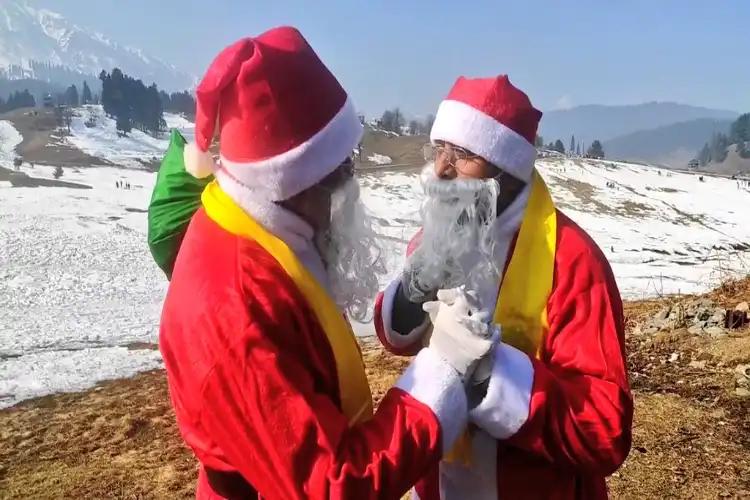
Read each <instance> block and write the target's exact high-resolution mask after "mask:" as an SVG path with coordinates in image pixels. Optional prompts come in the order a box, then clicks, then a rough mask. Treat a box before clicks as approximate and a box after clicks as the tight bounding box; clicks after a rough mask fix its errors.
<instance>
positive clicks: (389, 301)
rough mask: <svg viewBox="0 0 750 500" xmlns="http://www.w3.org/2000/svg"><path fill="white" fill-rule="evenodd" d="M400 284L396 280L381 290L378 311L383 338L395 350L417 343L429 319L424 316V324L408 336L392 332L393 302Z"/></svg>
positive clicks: (399, 280) (398, 279)
mask: <svg viewBox="0 0 750 500" xmlns="http://www.w3.org/2000/svg"><path fill="white" fill-rule="evenodd" d="M400 284H401V279H400V278H397V279H395V280H393V281H391V282H390V283H389V284H388V286H387V287H386V289H385V290H383V303H382V307H381V309H380V314H381V317H382V319H383V330H384V332H385V338H386V340H387V341H388V343H389V344H390V345H391V346H392V347H394V348H396V349H403V348H404V347H408V346H410V345H412V344H414V343H415V342H417V341H419V339H420V338H421V337H422V335H424V333H425V332H426V331H427V329H428V328H429V326H430V318H429V316H426V315H425V316H426V317H425V320H424V322H423V323H422V324H421V325H419V326H418V327H416V328H415V329H414V330H412V331H410V332H409V333H408V334H401V333H399V332H396V331H394V330H393V301H394V299H395V297H396V293H398V287H399V285H400Z"/></svg>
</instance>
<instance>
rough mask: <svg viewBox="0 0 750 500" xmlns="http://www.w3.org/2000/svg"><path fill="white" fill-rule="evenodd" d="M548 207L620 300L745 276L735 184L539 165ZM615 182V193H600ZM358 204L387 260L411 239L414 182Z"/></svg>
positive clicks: (388, 181)
mask: <svg viewBox="0 0 750 500" xmlns="http://www.w3.org/2000/svg"><path fill="white" fill-rule="evenodd" d="M537 167H538V169H539V171H540V172H541V173H542V176H543V177H544V179H545V181H546V182H547V184H548V185H549V188H550V191H551V193H552V196H553V198H554V200H555V203H556V204H557V206H558V207H560V208H561V209H562V210H563V211H564V212H565V213H567V214H568V215H569V216H570V217H571V218H572V219H573V220H575V221H576V222H577V223H578V224H580V225H581V226H582V227H583V228H584V229H585V230H586V231H588V233H589V234H590V235H591V236H592V237H593V238H594V240H595V241H596V242H597V244H598V245H599V246H600V247H601V248H602V250H604V253H605V255H606V256H607V258H608V259H609V261H610V262H611V263H612V268H613V269H614V273H615V277H616V278H617V282H618V284H619V286H620V291H621V292H622V294H623V296H624V297H626V298H631V299H633V298H643V297H646V296H653V295H661V294H671V293H694V292H702V291H705V290H707V289H710V288H712V287H714V286H715V285H716V284H717V283H718V282H719V281H721V280H722V279H726V278H727V277H730V276H733V275H736V274H737V273H745V274H746V273H748V272H750V268H749V267H748V263H750V252H748V250H750V226H748V225H747V224H746V217H747V216H746V211H745V210H743V208H742V207H747V206H748V204H749V203H750V192H748V191H746V190H744V189H741V188H739V187H738V185H737V182H736V181H733V180H730V179H724V178H715V177H707V178H706V181H705V182H701V181H699V178H698V176H696V175H690V174H680V173H672V172H668V171H664V170H661V169H657V168H651V167H644V166H640V165H632V164H627V163H616V162H606V161H604V162H596V161H582V160H581V161H577V160H557V159H551V160H540V161H537ZM608 182H614V186H615V187H607V183H608ZM363 183H364V185H365V186H366V188H365V190H364V193H365V194H364V196H365V199H366V202H367V204H368V206H370V207H371V208H372V209H373V210H374V211H375V212H376V214H377V215H378V216H379V219H380V224H381V227H382V231H383V233H384V234H386V235H388V236H389V237H390V238H391V245H392V252H393V253H394V254H396V253H399V254H403V252H404V251H405V242H406V241H408V239H409V238H411V236H413V235H414V233H415V232H416V231H417V227H418V220H419V217H418V210H419V202H418V199H419V180H418V177H417V176H416V174H413V173H411V174H410V173H382V174H372V175H370V176H368V177H366V178H364V179H363Z"/></svg>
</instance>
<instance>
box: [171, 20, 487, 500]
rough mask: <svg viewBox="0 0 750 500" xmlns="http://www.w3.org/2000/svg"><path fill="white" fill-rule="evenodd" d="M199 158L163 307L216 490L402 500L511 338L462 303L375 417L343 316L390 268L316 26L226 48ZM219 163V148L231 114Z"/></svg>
mask: <svg viewBox="0 0 750 500" xmlns="http://www.w3.org/2000/svg"><path fill="white" fill-rule="evenodd" d="M196 98H197V113H196V126H195V136H196V143H195V144H190V145H188V146H187V147H186V149H185V168H186V169H187V170H188V171H189V172H191V173H192V174H194V175H195V176H196V177H199V178H206V177H208V176H209V175H210V174H214V175H215V178H216V180H215V181H214V182H212V183H210V184H208V186H207V187H206V188H205V190H204V191H203V194H202V207H201V208H200V209H199V210H198V211H197V213H195V215H194V216H193V218H192V221H191V223H190V227H189V228H188V230H187V233H186V234H185V236H184V240H183V241H182V245H181V248H180V249H179V253H178V255H177V260H176V262H175V265H174V270H173V273H172V278H171V282H170V286H169V291H168V292H167V297H166V300H165V303H164V310H163V313H162V320H161V330H160V342H159V345H160V349H161V352H162V354H163V357H164V363H165V366H166V369H167V379H168V381H169V389H170V395H171V398H172V403H173V406H174V409H175V413H176V415H177V424H178V427H179V430H180V433H181V434H182V437H183V438H184V440H185V442H186V443H187V444H188V446H189V447H190V448H191V449H192V450H193V452H194V453H195V455H196V456H197V457H198V460H199V461H200V463H201V467H200V472H199V479H198V486H197V492H196V496H197V498H201V499H216V498H231V499H240V498H242V499H248V498H257V499H260V498H263V499H284V500H291V499H320V500H323V499H334V500H335V499H341V500H344V499H347V500H349V499H351V500H365V499H394V500H395V499H399V498H401V496H402V495H403V494H404V493H406V492H407V491H408V489H409V488H411V487H412V486H413V485H414V484H415V483H416V482H417V480H418V479H419V478H420V477H421V476H422V474H423V473H424V471H426V470H428V469H429V468H430V467H431V466H433V465H434V464H436V463H437V462H438V461H439V460H440V458H441V457H442V456H443V454H444V452H445V451H447V450H448V449H450V448H451V447H452V446H453V443H454V441H455V439H456V438H457V437H458V436H459V435H460V434H461V433H462V432H463V431H464V429H465V426H466V421H467V419H468V404H467V399H466V398H467V396H466V393H465V387H464V382H465V381H467V380H469V379H470V377H471V374H472V372H473V369H474V367H475V366H476V365H477V364H478V362H479V361H480V360H481V359H483V358H484V356H485V355H488V354H489V352H490V350H491V348H492V345H493V343H494V342H495V339H496V338H493V336H492V330H491V329H489V328H488V326H487V325H486V324H484V323H482V322H481V321H477V320H476V319H474V318H471V317H470V316H469V313H470V312H469V306H468V303H467V300H466V298H465V297H463V298H460V299H457V300H456V301H455V302H454V303H453V304H452V305H445V304H441V303H439V302H434V303H432V304H430V305H427V306H426V307H427V308H428V309H430V311H431V314H432V315H433V316H434V325H435V327H434V332H433V334H432V338H431V340H430V342H429V344H428V346H427V347H426V348H425V349H422V351H421V352H420V353H419V354H418V355H417V357H416V358H415V359H414V360H413V361H412V363H411V365H410V366H409V368H408V369H407V370H406V372H405V373H404V375H403V376H402V377H401V378H400V379H399V381H398V382H397V383H396V385H395V386H394V387H393V388H391V389H390V390H389V391H388V392H387V393H386V395H385V397H384V399H383V400H382V402H381V403H380V406H379V408H378V411H377V412H375V413H374V414H373V403H372V397H371V394H370V389H369V387H368V383H367V377H366V374H365V369H364V364H363V361H362V357H361V354H360V351H359V347H358V345H357V341H356V339H355V337H354V335H353V333H352V331H351V327H350V325H349V323H348V321H347V319H346V317H345V316H344V312H347V313H348V314H349V315H350V316H351V317H353V318H354V319H358V320H362V319H364V317H365V315H366V313H367V310H368V308H367V306H368V304H369V303H370V302H371V301H372V299H374V297H375V295H376V293H377V290H378V276H377V274H376V272H377V271H384V270H383V269H382V262H381V254H380V249H379V248H378V246H377V240H376V239H375V237H376V235H375V233H374V231H373V229H372V222H371V221H370V219H369V218H368V217H367V216H366V215H365V212H364V209H363V205H362V202H361V200H360V198H359V186H358V184H357V181H356V178H355V177H354V173H353V162H352V160H351V154H352V151H353V149H354V148H355V147H356V146H357V144H358V142H359V140H360V138H361V137H362V132H363V128H362V124H361V123H360V121H359V118H358V116H357V113H356V112H355V106H354V104H353V103H352V102H351V100H350V99H349V97H348V96H347V94H346V92H345V90H344V89H343V88H342V87H341V85H340V84H339V82H338V81H337V80H336V78H335V77H334V76H333V75H332V74H331V73H330V71H329V70H328V69H327V68H326V67H325V66H324V65H323V63H322V62H321V61H320V59H319V58H318V56H317V55H316V54H315V52H314V51H313V49H312V48H311V47H310V46H309V45H308V43H307V41H306V40H305V39H304V38H303V37H302V35H301V34H300V33H299V32H298V31H297V30H295V29H293V28H288V27H284V28H277V29H273V30H271V31H268V32H266V33H263V34H262V35H260V36H258V37H257V38H246V39H243V40H241V41H239V42H237V43H235V44H234V45H232V46H230V47H228V48H227V49H225V50H224V51H223V52H221V53H220V54H219V55H218V57H217V58H216V59H215V60H214V62H213V63H212V65H211V66H210V67H209V69H208V71H207V73H206V75H205V77H204V78H203V80H202V82H201V83H200V85H199V86H198V89H197V91H196ZM217 118H218V129H219V137H220V142H219V143H220V147H221V168H218V167H217V165H216V164H214V163H213V159H212V157H211V153H209V152H208V148H209V146H210V144H211V140H212V138H213V136H214V128H215V127H216V125H217Z"/></svg>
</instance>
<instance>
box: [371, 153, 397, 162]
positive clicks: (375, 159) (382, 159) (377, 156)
mask: <svg viewBox="0 0 750 500" xmlns="http://www.w3.org/2000/svg"><path fill="white" fill-rule="evenodd" d="M367 161H369V162H370V163H375V164H376V165H390V164H391V163H393V161H392V160H391V157H390V156H385V155H380V154H378V153H373V154H371V155H370V156H368V157H367Z"/></svg>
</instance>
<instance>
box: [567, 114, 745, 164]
mask: <svg viewBox="0 0 750 500" xmlns="http://www.w3.org/2000/svg"><path fill="white" fill-rule="evenodd" d="M731 124H732V120H731V119H727V120H716V119H711V118H698V119H697V120H690V121H686V122H679V123H673V124H671V125H664V126H661V127H656V128H650V129H645V130H639V131H637V132H632V133H630V134H625V135H621V136H619V137H616V138H614V139H610V140H608V141H604V144H603V146H604V152H605V154H606V155H607V158H619V159H623V160H625V159H628V160H642V161H650V162H655V163H662V164H665V165H668V166H674V167H685V166H686V165H687V162H688V161H690V160H691V159H693V158H695V155H696V154H697V153H698V151H699V150H700V148H701V147H703V145H704V144H705V143H706V141H707V140H708V139H707V138H711V136H713V134H714V133H717V132H722V133H724V134H726V133H727V132H728V131H729V126H730V125H731ZM576 137H577V136H576Z"/></svg>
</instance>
